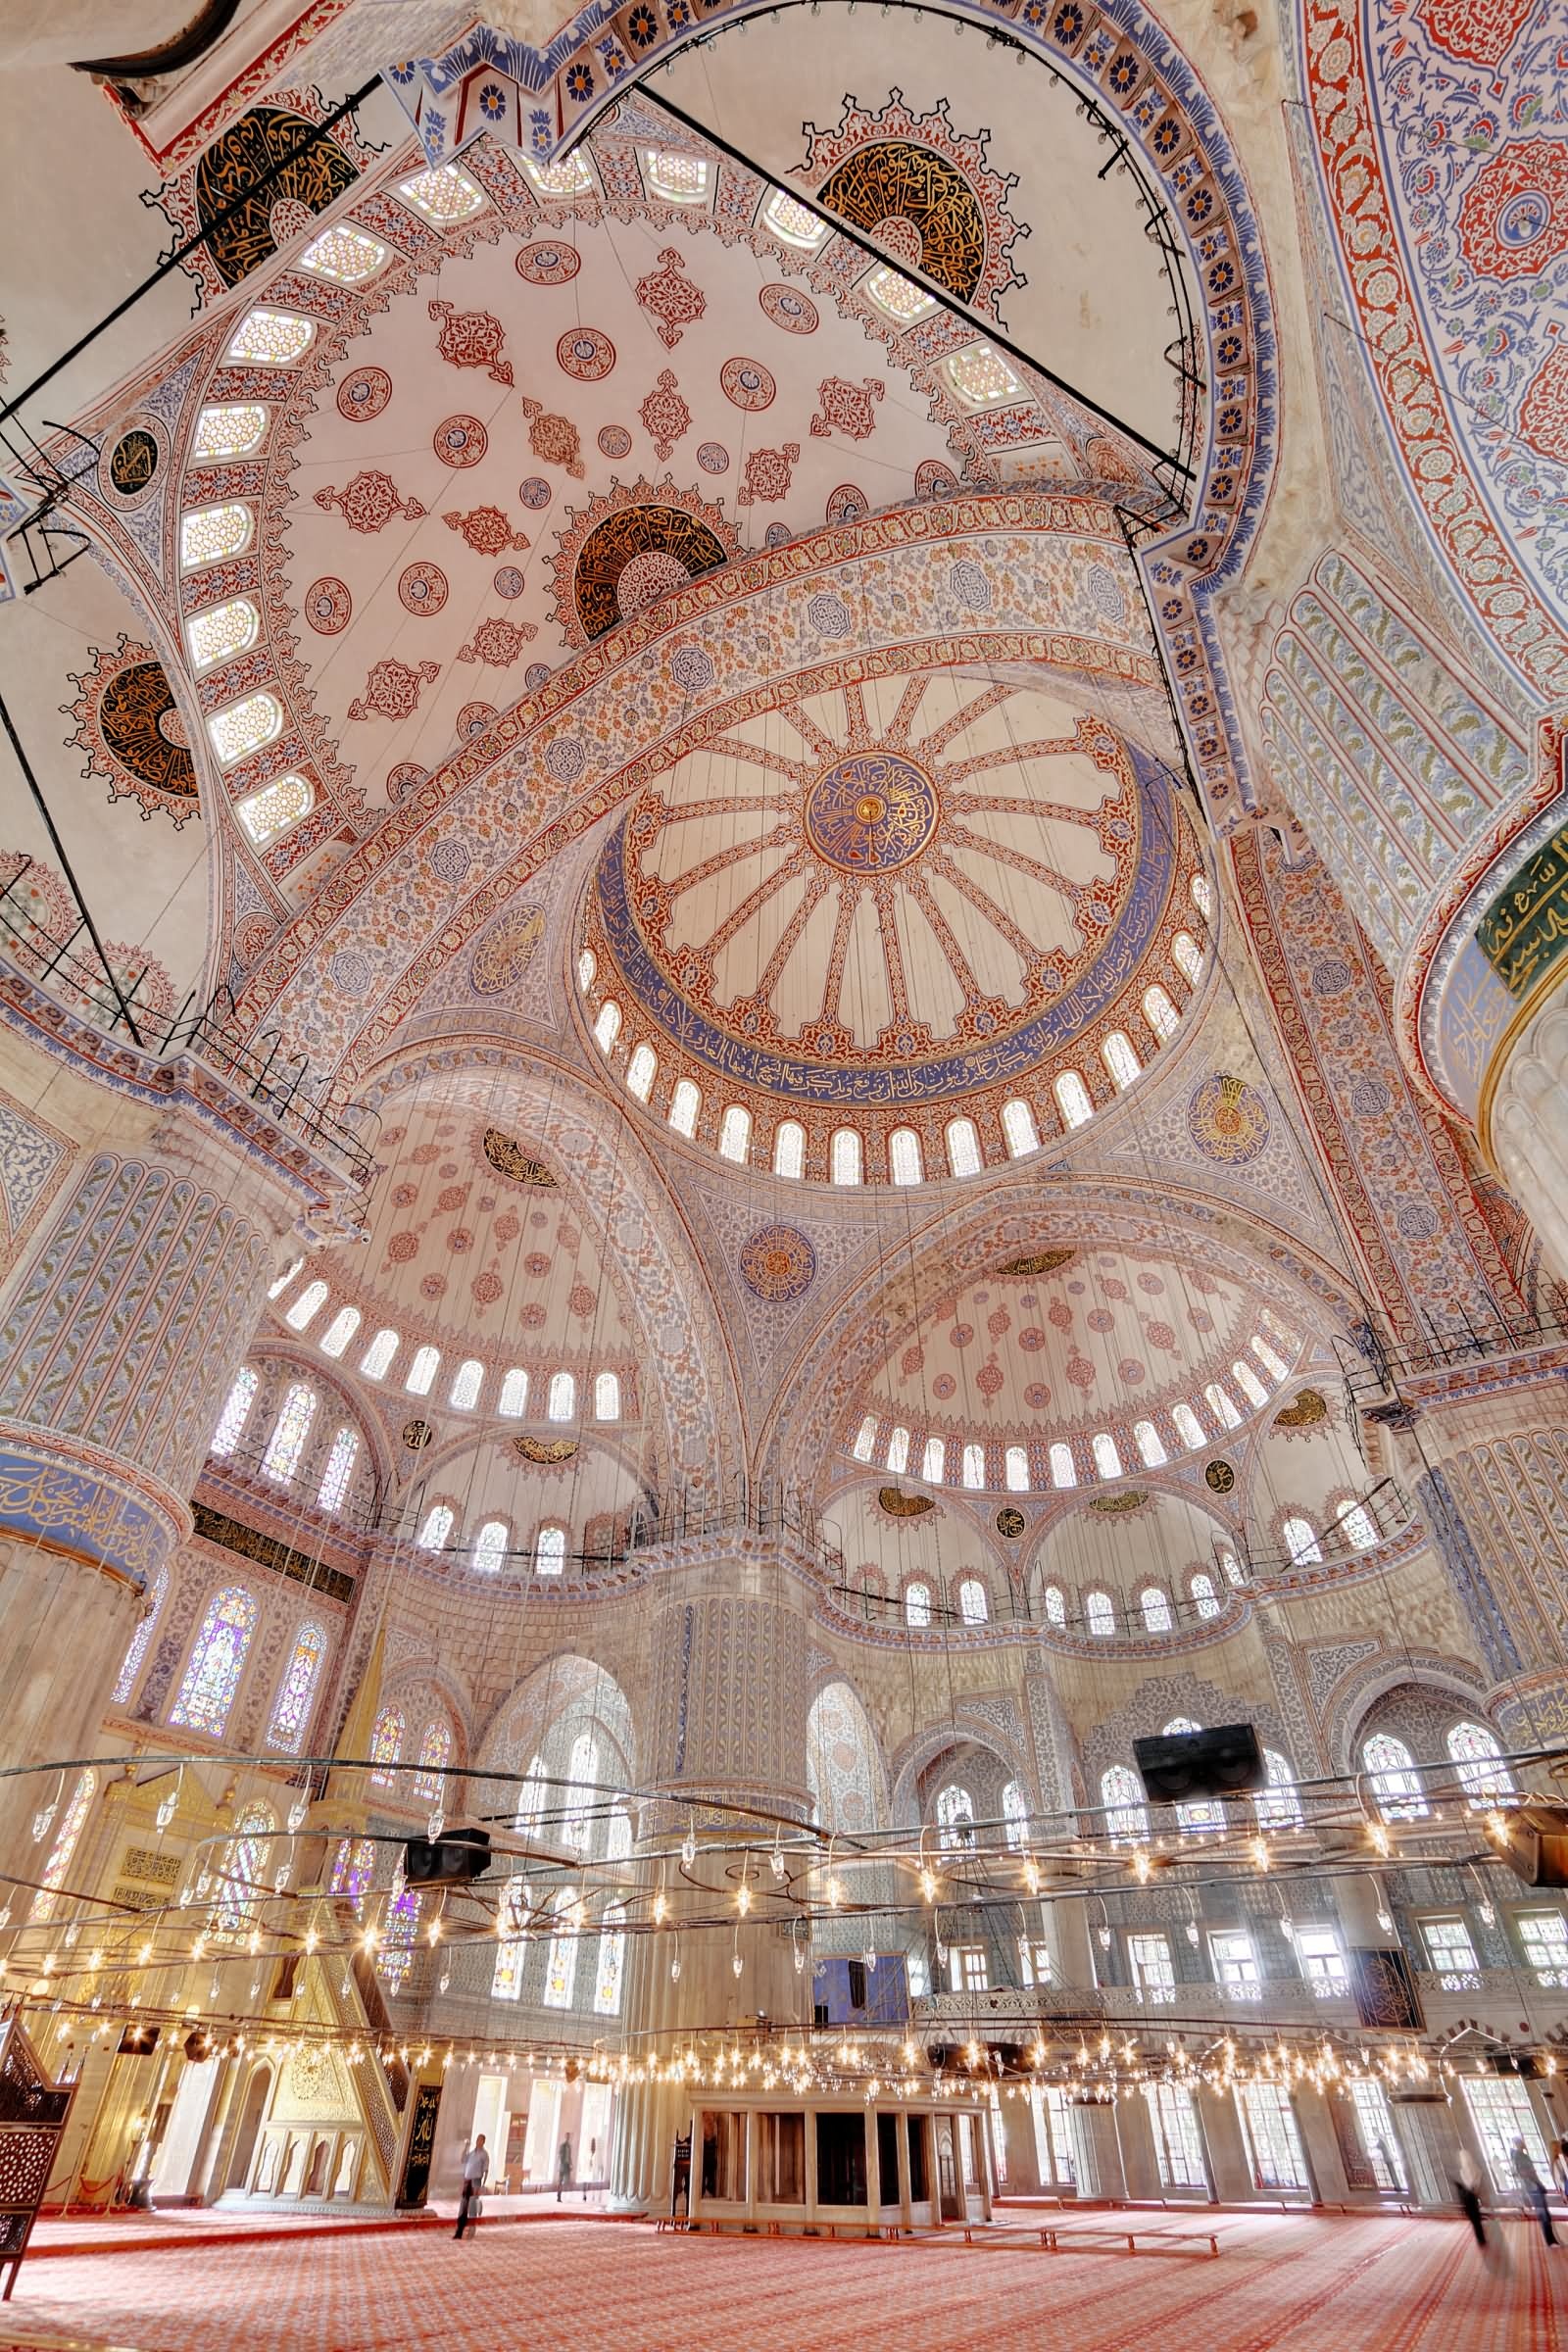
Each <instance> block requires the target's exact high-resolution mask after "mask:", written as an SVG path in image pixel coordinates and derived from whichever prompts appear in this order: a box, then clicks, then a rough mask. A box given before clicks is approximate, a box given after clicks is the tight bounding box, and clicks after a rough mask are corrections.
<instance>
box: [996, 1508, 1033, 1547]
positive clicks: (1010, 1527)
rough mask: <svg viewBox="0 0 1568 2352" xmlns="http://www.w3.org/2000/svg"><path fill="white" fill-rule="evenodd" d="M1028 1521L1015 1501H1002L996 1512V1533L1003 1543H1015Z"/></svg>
mask: <svg viewBox="0 0 1568 2352" xmlns="http://www.w3.org/2000/svg"><path fill="white" fill-rule="evenodd" d="M1027 1525H1028V1521H1027V1520H1026V1519H1025V1517H1024V1515H1023V1513H1022V1511H1020V1510H1019V1508H1018V1506H1017V1504H1016V1503H1015V1502H1005V1503H1004V1504H1003V1506H1002V1508H1001V1510H1000V1511H999V1512H998V1513H997V1533H998V1535H999V1536H1001V1537H1002V1539H1003V1540H1004V1542H1005V1543H1007V1544H1016V1543H1017V1541H1018V1538H1019V1537H1020V1536H1021V1535H1022V1534H1023V1531H1024V1529H1025V1527H1026V1526H1027Z"/></svg>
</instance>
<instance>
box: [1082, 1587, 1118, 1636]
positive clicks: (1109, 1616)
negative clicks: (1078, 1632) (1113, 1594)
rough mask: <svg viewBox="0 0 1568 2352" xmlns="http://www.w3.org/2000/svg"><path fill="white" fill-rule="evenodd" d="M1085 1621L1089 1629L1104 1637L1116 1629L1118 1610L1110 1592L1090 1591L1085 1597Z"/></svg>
mask: <svg viewBox="0 0 1568 2352" xmlns="http://www.w3.org/2000/svg"><path fill="white" fill-rule="evenodd" d="M1084 1621H1085V1623H1086V1624H1087V1625H1088V1627H1089V1631H1090V1632H1091V1633H1092V1634H1094V1635H1096V1636H1098V1637H1100V1638H1102V1639H1103V1637H1104V1636H1105V1635H1107V1634H1113V1633H1114V1632H1115V1631H1116V1612H1115V1609H1114V1608H1113V1607H1112V1606H1111V1599H1110V1594H1109V1593H1087V1594H1086V1595H1085V1598H1084Z"/></svg>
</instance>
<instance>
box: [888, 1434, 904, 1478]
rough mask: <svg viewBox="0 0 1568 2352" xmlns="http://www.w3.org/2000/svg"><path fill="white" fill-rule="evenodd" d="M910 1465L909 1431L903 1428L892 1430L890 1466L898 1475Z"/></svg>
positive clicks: (889, 1449)
mask: <svg viewBox="0 0 1568 2352" xmlns="http://www.w3.org/2000/svg"><path fill="white" fill-rule="evenodd" d="M908 1466H909V1433H908V1431H907V1429H902V1428H899V1429H894V1430H891V1431H890V1432H889V1434H888V1468H889V1469H890V1470H891V1471H893V1472H894V1473H895V1475H897V1474H899V1473H901V1472H903V1471H905V1470H907V1468H908Z"/></svg>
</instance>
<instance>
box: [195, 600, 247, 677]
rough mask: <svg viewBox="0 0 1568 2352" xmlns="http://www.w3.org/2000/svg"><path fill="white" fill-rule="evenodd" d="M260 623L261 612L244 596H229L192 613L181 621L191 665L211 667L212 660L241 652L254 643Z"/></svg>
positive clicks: (220, 660) (197, 667)
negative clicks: (218, 602) (183, 626)
mask: <svg viewBox="0 0 1568 2352" xmlns="http://www.w3.org/2000/svg"><path fill="white" fill-rule="evenodd" d="M261 627H262V616H261V614H260V613H258V612H257V610H256V607H255V606H254V605H253V604H252V603H251V600H250V598H249V597H248V596H234V597H230V599H229V601H228V603H227V604H226V605H213V606H211V607H210V608H209V609H208V611H207V612H205V613H195V614H193V615H192V617H191V618H190V620H188V621H187V622H186V624H185V635H186V637H187V639H188V640H189V643H190V658H191V663H192V666H193V667H194V668H196V669H198V670H201V669H211V668H212V666H213V664H214V662H227V661H228V660H230V659H231V657H232V656H233V655H235V654H243V653H244V652H245V650H246V648H247V647H248V646H252V645H254V644H255V643H256V640H257V638H258V636H259V635H260V634H261Z"/></svg>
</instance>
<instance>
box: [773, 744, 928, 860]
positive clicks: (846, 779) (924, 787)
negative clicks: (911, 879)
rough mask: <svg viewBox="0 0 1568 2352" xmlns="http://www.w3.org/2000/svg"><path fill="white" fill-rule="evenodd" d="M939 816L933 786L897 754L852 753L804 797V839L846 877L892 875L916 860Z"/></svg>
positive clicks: (828, 769) (839, 762)
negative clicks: (899, 868)
mask: <svg viewBox="0 0 1568 2352" xmlns="http://www.w3.org/2000/svg"><path fill="white" fill-rule="evenodd" d="M941 813H942V807H941V803H940V801H939V800H938V798H937V790H936V786H935V785H934V784H933V783H932V781H931V779H930V777H929V776H928V775H926V774H925V773H924V772H923V771H922V770H921V769H920V768H918V767H916V766H915V764H914V762H913V760H902V759H900V757H899V755H898V754H897V753H896V752H881V751H878V752H852V753H851V754H850V756H849V758H848V759H846V760H837V761H835V763H834V765H833V766H832V767H830V768H826V769H824V771H823V773H822V774H821V775H819V776H818V777H817V779H816V782H815V783H814V784H813V785H812V786H811V788H810V790H809V792H808V794H807V796H806V838H807V840H808V841H809V843H810V846H811V848H812V849H813V850H814V851H815V852H816V855H817V856H818V857H819V858H825V859H826V860H827V862H828V864H829V865H836V866H839V867H840V868H842V870H843V871H844V872H846V873H851V874H891V873H893V872H895V871H896V870H897V868H898V867H900V866H901V865H907V864H908V863H909V860H910V859H911V858H918V857H919V855H920V853H921V851H922V850H923V849H925V848H926V847H927V846H928V844H929V842H930V840H931V836H932V835H933V833H935V831H936V829H937V820H938V818H939V817H940V815H941Z"/></svg>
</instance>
